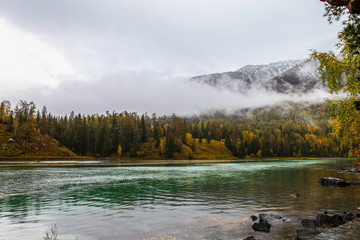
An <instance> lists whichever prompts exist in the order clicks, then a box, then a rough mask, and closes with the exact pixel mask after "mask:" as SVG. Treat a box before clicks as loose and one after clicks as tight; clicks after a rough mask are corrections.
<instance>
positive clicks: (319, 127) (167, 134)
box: [0, 100, 348, 158]
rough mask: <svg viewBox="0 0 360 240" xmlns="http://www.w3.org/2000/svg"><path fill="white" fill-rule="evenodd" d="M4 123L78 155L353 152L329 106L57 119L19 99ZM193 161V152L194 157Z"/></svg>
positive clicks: (3, 112)
mask: <svg viewBox="0 0 360 240" xmlns="http://www.w3.org/2000/svg"><path fill="white" fill-rule="evenodd" d="M0 124H4V125H6V131H8V132H13V133H14V134H15V136H16V137H22V138H27V137H29V136H30V135H31V133H32V132H33V131H38V132H40V133H42V134H47V135H49V136H51V137H53V138H55V139H56V140H58V141H59V143H60V145H62V146H66V147H67V148H69V149H71V150H72V151H73V152H75V153H76V154H78V155H83V156H97V157H109V156H110V157H114V156H117V155H122V156H128V157H133V158H135V157H137V155H138V152H139V151H140V149H141V148H142V146H144V144H145V143H152V144H153V147H154V148H156V149H157V150H158V151H159V153H160V155H161V156H163V157H164V158H172V157H173V156H174V153H177V152H178V153H181V152H184V151H191V150H189V149H194V147H195V142H197V143H203V142H204V143H210V141H212V140H217V141H222V142H223V143H224V144H225V146H226V147H227V148H228V149H229V150H230V151H231V152H232V154H233V155H234V156H235V157H238V158H245V157H335V156H344V155H346V152H347V150H348V149H346V148H343V149H341V148H340V147H339V143H338V142H337V140H336V138H334V137H333V136H332V126H331V124H330V122H329V116H328V115H327V114H326V112H325V111H324V105H321V104H319V105H304V104H296V103H285V104H284V105H283V106H273V107H263V108H256V109H245V110H242V111H238V112H236V113H234V114H231V115H229V114H225V113H219V112H218V113H214V114H209V115H200V116H192V117H178V116H176V115H175V114H173V115H171V116H166V115H164V116H156V114H152V115H151V116H149V115H148V114H141V115H140V114H137V113H135V112H126V111H124V112H121V113H117V112H115V111H114V112H108V111H107V112H106V113H105V114H92V115H82V114H75V113H74V112H71V113H70V114H69V115H65V116H55V115H53V114H51V113H49V112H48V111H47V108H46V107H43V108H42V109H41V110H40V109H37V108H36V106H35V103H34V102H30V103H28V102H27V101H23V100H20V102H19V103H18V104H17V105H15V107H11V103H10V102H9V101H6V100H4V101H2V102H1V105H0ZM189 158H191V154H189Z"/></svg>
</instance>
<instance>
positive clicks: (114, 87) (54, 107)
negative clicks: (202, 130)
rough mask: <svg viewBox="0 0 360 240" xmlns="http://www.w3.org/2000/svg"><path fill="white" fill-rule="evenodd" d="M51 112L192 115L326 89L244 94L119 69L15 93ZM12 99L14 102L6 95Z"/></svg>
mask: <svg viewBox="0 0 360 240" xmlns="http://www.w3.org/2000/svg"><path fill="white" fill-rule="evenodd" d="M17 96H18V97H19V98H20V99H25V100H28V101H30V100H33V101H35V103H36V104H37V105H38V107H41V106H43V105H45V106H47V108H48V110H49V111H50V112H53V113H55V114H57V115H59V114H60V115H64V114H66V113H70V112H71V111H75V112H76V113H83V114H92V113H105V111H106V110H108V111H110V112H111V111H113V110H115V111H117V112H122V111H130V112H139V113H146V112H147V113H157V114H172V113H176V114H177V115H191V114H198V113H202V112H208V111H213V110H226V111H229V112H231V111H233V110H237V109H240V108H244V107H256V106H263V105H268V104H270V103H276V102H279V101H286V100H298V101H304V100H306V101H310V100H312V101H323V98H324V97H325V96H326V94H325V93H321V94H319V93H311V94H308V95H306V96H302V97H300V96H298V95H293V96H289V95H278V94H271V93H268V92H266V91H265V90H263V89H252V90H250V91H249V92H248V93H247V94H246V95H241V94H239V93H234V92H230V91H226V90H217V89H214V88H212V87H209V86H206V85H202V84H198V83H194V82H190V81H188V80H187V79H179V78H176V77H173V76H171V75H168V74H163V73H157V72H149V71H144V72H123V73H118V74H116V75H112V76H107V77H104V78H102V79H98V80H93V81H91V82H86V83H85V82H80V81H65V82H62V83H61V84H60V85H59V86H58V87H57V88H54V89H39V88H34V89H31V90H28V91H24V92H22V93H18V94H17ZM10 100H12V102H13V103H15V101H14V100H16V101H17V99H10Z"/></svg>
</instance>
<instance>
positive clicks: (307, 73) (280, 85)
mask: <svg viewBox="0 0 360 240" xmlns="http://www.w3.org/2000/svg"><path fill="white" fill-rule="evenodd" d="M318 68H319V62H318V61H316V60H312V59H309V60H306V61H305V62H303V63H301V64H299V65H297V66H295V67H293V68H291V69H289V70H287V71H285V72H283V73H281V74H279V75H278V76H276V77H274V78H272V79H271V80H269V81H267V82H266V83H265V84H264V87H265V88H266V89H268V90H272V91H276V92H279V93H308V92H311V91H313V90H315V89H320V88H324V87H325V86H324V85H323V83H322V81H321V75H320V72H319V71H318Z"/></svg>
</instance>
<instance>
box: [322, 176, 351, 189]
mask: <svg viewBox="0 0 360 240" xmlns="http://www.w3.org/2000/svg"><path fill="white" fill-rule="evenodd" d="M319 183H320V184H321V185H324V186H339V187H345V186H349V185H351V182H349V181H346V180H344V179H340V178H333V177H322V178H320V180H319Z"/></svg>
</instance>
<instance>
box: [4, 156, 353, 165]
mask: <svg viewBox="0 0 360 240" xmlns="http://www.w3.org/2000/svg"><path fill="white" fill-rule="evenodd" d="M316 159H329V158H294V157H291V158H290V157H289V158H285V157H284V158H256V159H190V160H188V159H152V160H149V159H146V160H145V159H110V158H109V159H106V158H105V159H96V158H73V159H55V158H53V159H46V158H41V159H0V167H81V166H88V167H91V166H94V167H97V166H98V167H101V166H105V167H106V166H108V167H111V166H151V165H191V164H207V163H239V162H252V161H279V160H316ZM344 159H347V158H344ZM348 160H351V159H348ZM354 160H355V159H354Z"/></svg>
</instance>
